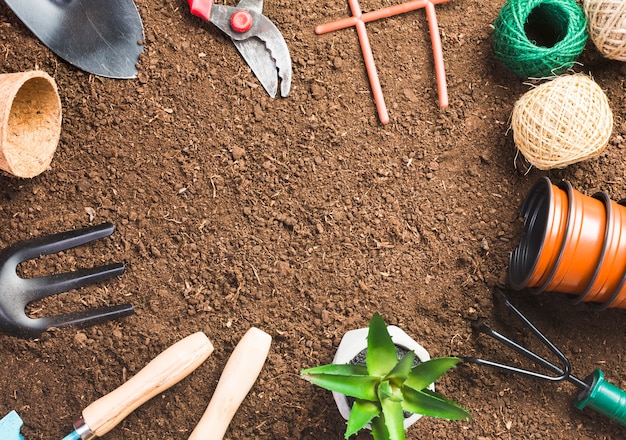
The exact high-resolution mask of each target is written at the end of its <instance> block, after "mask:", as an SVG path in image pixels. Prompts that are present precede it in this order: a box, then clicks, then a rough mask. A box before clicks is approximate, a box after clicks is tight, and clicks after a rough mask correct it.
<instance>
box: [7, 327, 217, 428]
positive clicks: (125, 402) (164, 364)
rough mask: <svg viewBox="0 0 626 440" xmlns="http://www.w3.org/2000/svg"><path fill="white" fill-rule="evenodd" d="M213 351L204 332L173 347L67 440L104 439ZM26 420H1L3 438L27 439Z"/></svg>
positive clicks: (90, 410)
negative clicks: (108, 433)
mask: <svg viewBox="0 0 626 440" xmlns="http://www.w3.org/2000/svg"><path fill="white" fill-rule="evenodd" d="M212 352H213V344H211V341H209V338H207V336H206V335H205V334H204V333H202V332H197V333H193V334H191V335H189V336H187V337H186V338H184V339H182V340H180V341H178V342H177V343H176V344H174V345H172V346H171V347H169V348H168V349H167V350H165V351H164V352H162V353H161V354H160V355H158V356H157V357H156V358H154V359H153V360H152V361H150V363H148V365H146V366H145V367H143V368H142V369H141V371H139V373H137V374H136V375H134V376H133V377H131V378H130V379H129V380H128V381H126V382H125V383H124V384H122V385H121V386H120V387H119V388H117V389H116V390H114V391H112V392H111V393H109V394H107V395H106V396H104V397H101V398H100V399H98V400H96V401H95V402H93V403H92V404H91V405H89V406H88V407H87V408H85V409H84V410H83V413H82V417H81V418H80V419H79V420H78V421H77V422H76V423H74V427H75V430H74V431H73V432H71V433H70V434H68V435H67V436H65V437H64V438H63V440H87V439H89V440H92V439H95V438H96V437H101V436H103V435H104V434H106V433H107V432H109V431H110V430H111V429H113V428H114V427H115V426H116V425H117V424H118V423H119V422H121V421H122V420H123V419H124V418H125V417H126V416H127V415H129V414H130V413H131V412H133V411H134V410H135V409H137V408H138V407H139V406H140V405H142V404H144V403H145V402H147V401H148V400H150V399H151V398H152V397H154V396H156V395H157V394H159V393H161V392H162V391H165V390H166V389H168V388H169V387H171V386H172V385H174V384H176V383H178V382H180V381H181V380H182V379H184V378H185V377H186V376H187V375H189V374H190V373H191V372H192V371H193V370H195V369H196V368H197V367H198V366H200V364H202V363H203V362H204V361H205V360H206V358H208V357H209V356H210V355H211V353H212ZM21 426H22V419H21V418H20V417H19V415H18V414H17V413H16V412H15V411H11V412H10V413H9V414H7V415H6V416H5V417H4V418H3V419H2V420H0V439H2V440H24V437H23V436H22V435H21V434H20V428H21Z"/></svg>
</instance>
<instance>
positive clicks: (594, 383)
mask: <svg viewBox="0 0 626 440" xmlns="http://www.w3.org/2000/svg"><path fill="white" fill-rule="evenodd" d="M586 382H587V384H588V388H587V389H586V390H585V391H582V392H581V393H580V394H579V395H578V396H577V397H576V400H575V401H574V405H575V406H576V408H578V409H583V408H585V407H589V408H591V409H593V410H594V411H596V412H598V413H600V414H602V415H603V416H606V417H608V418H609V419H611V420H614V421H616V422H617V423H619V424H620V425H622V426H626V391H624V390H622V389H620V388H618V387H616V386H615V385H613V384H611V383H609V382H606V381H605V380H604V373H602V371H600V370H598V369H596V370H595V371H594V372H593V373H591V374H590V375H589V377H587V379H586Z"/></svg>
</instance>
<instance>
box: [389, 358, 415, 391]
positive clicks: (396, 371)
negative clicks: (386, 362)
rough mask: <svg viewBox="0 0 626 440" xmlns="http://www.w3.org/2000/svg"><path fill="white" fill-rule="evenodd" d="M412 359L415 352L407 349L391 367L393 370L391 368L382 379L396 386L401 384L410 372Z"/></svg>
mask: <svg viewBox="0 0 626 440" xmlns="http://www.w3.org/2000/svg"><path fill="white" fill-rule="evenodd" d="M414 360H415V353H414V352H412V351H409V352H408V353H407V354H405V355H404V356H403V357H402V359H400V362H398V363H397V364H396V366H395V367H393V370H391V371H390V372H389V374H388V375H387V376H386V377H385V378H384V379H383V380H388V381H390V382H392V383H393V384H394V385H397V386H400V385H402V383H403V382H404V381H405V380H406V378H407V377H408V375H409V373H410V372H411V368H412V367H413V361H414Z"/></svg>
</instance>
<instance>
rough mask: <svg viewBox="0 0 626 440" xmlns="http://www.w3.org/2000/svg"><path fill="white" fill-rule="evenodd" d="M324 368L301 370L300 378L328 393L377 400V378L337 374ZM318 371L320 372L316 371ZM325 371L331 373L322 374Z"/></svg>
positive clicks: (378, 379) (331, 369)
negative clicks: (333, 392) (332, 392)
mask: <svg viewBox="0 0 626 440" xmlns="http://www.w3.org/2000/svg"><path fill="white" fill-rule="evenodd" d="M326 367H328V366H327V365H323V366H322V367H316V368H311V369H309V370H303V371H302V372H301V374H302V378H303V379H306V380H308V381H309V382H311V383H312V384H313V385H317V386H319V387H322V388H325V389H327V390H330V391H336V392H338V393H341V394H344V395H346V396H350V397H354V398H356V399H364V400H372V401H376V400H378V395H377V394H376V388H377V386H378V383H379V382H380V378H379V377H374V376H367V375H355V374H337V373H336V371H337V370H335V369H333V368H326ZM320 369H321V370H322V372H319V371H318V370H320ZM325 369H328V370H330V371H331V372H330V373H327V372H324V370H325ZM346 370H349V369H346ZM361 371H363V370H361Z"/></svg>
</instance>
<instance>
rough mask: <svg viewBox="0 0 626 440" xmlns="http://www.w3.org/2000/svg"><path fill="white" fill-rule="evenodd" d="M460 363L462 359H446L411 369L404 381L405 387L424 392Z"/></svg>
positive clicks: (427, 362)
mask: <svg viewBox="0 0 626 440" xmlns="http://www.w3.org/2000/svg"><path fill="white" fill-rule="evenodd" d="M460 361H461V359H460V358H458V357H445V358H435V359H430V360H428V361H425V362H422V363H421V364H418V365H416V366H415V367H413V368H412V369H411V372H410V373H409V375H408V377H407V378H406V380H405V381H404V386H407V387H410V388H413V389H414V390H416V391H420V390H423V389H424V388H426V387H428V386H429V385H430V384H431V383H433V382H435V381H436V380H437V379H439V378H440V377H441V376H443V375H444V374H445V373H446V371H448V370H449V369H450V368H453V367H454V366H456V364H458V363H459V362H460Z"/></svg>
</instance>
